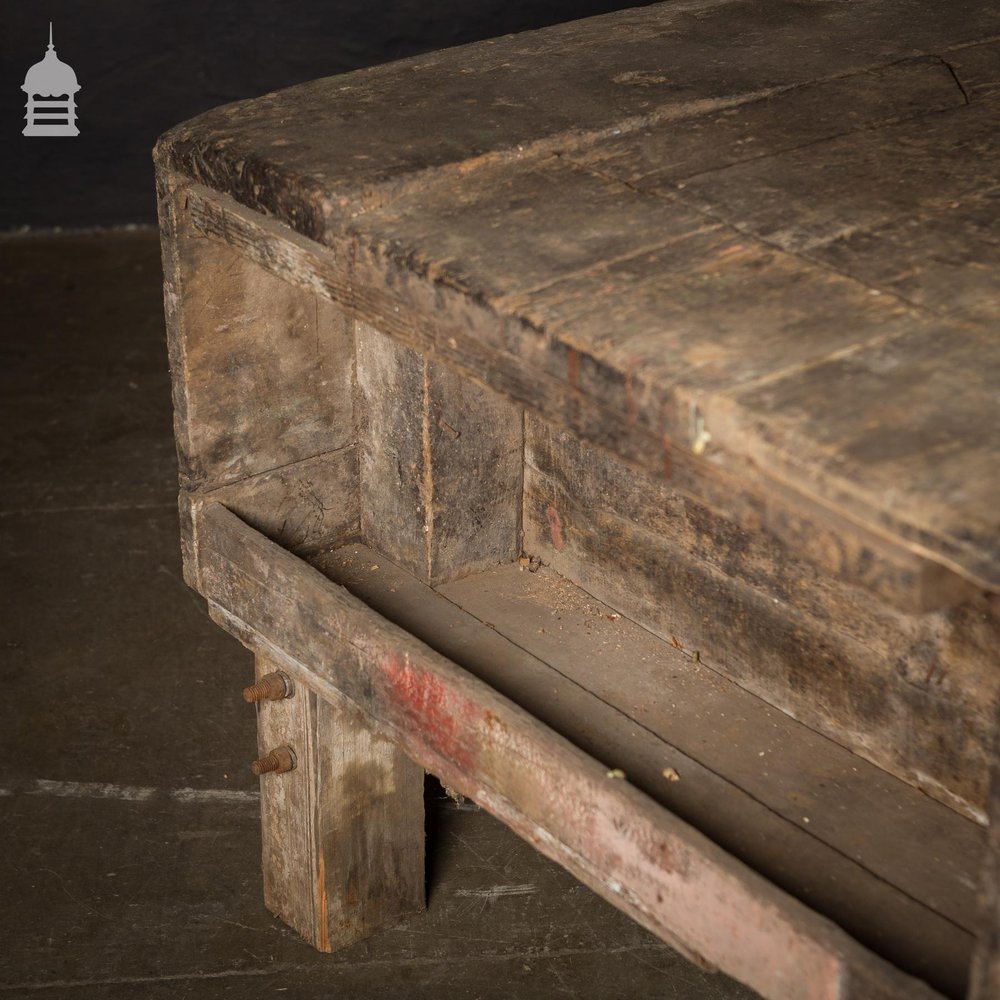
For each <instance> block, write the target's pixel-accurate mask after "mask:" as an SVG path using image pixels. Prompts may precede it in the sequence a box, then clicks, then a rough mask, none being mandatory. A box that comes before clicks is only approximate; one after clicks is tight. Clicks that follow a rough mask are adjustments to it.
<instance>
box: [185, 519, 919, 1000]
mask: <svg viewBox="0 0 1000 1000" xmlns="http://www.w3.org/2000/svg"><path fill="white" fill-rule="evenodd" d="M202 520H203V524H202V527H201V534H202V539H203V542H202V546H201V557H202V560H203V565H202V579H203V581H204V584H205V593H206V596H208V597H209V599H210V600H211V601H213V602H214V603H215V604H217V605H218V606H219V607H220V608H221V609H223V611H224V612H225V614H226V615H227V616H228V618H229V623H230V627H232V628H233V629H234V630H236V631H239V630H240V628H242V629H243V630H244V635H245V638H246V639H247V640H248V641H253V636H256V637H258V638H257V641H258V643H259V644H260V645H259V648H261V649H265V648H266V650H267V651H268V655H270V656H276V657H277V658H278V659H279V661H280V662H286V661H288V662H297V663H298V664H300V665H301V668H302V669H304V670H306V671H308V673H309V676H310V678H311V680H310V684H311V686H312V687H314V688H315V690H316V691H317V692H318V693H319V694H320V695H322V696H324V697H326V696H327V694H328V693H330V694H334V695H342V696H343V697H345V698H347V699H348V700H350V701H352V702H354V703H355V704H357V705H358V706H359V707H361V708H362V709H363V710H364V711H365V712H366V713H368V714H369V715H371V716H372V717H374V718H375V719H377V720H378V723H379V725H380V726H381V727H384V729H385V731H386V732H387V733H388V734H389V735H390V736H391V737H392V738H393V739H395V740H396V741H397V742H398V744H399V745H400V746H401V747H402V748H403V749H404V750H405V751H406V752H407V753H408V754H409V755H410V756H411V757H412V758H413V759H414V760H415V761H417V762H419V763H420V764H422V765H423V766H424V767H426V768H427V769H429V770H431V771H433V772H434V773H435V774H437V775H438V776H439V777H440V778H441V779H442V780H443V781H445V783H446V784H447V785H448V786H449V787H453V788H455V789H457V790H458V791H460V792H462V793H463V794H466V795H469V796H470V797H472V798H474V799H475V800H476V801H477V802H479V803H480V804H482V805H484V806H485V807H486V808H488V809H489V810H490V811H491V812H493V814H494V815H496V816H498V817H499V818H501V819H502V820H503V821H504V822H506V823H507V824H508V825H510V826H512V827H513V828H514V829H515V830H517V831H518V832H519V833H521V835H522V836H525V837H527V838H528V839H529V840H530V841H531V842H532V843H534V844H535V845H536V846H537V847H538V848H539V849H540V850H541V851H542V852H543V853H545V854H547V855H548V856H550V857H553V858H555V859H556V860H558V861H560V862H561V863H562V864H563V865H565V866H566V867H567V868H568V869H569V870H570V871H571V872H573V873H574V874H576V875H577V876H578V877H580V878H581V879H582V880H583V881H585V882H586V883H587V884H588V885H590V886H592V887H593V888H594V889H595V890H596V891H597V892H599V893H600V894H601V895H603V896H605V898H608V899H609V900H610V901H612V902H613V903H615V905H617V906H619V907H620V908H622V909H624V910H625V911H626V912H627V913H629V914H630V915H632V916H633V917H635V918H636V919H637V920H639V921H640V922H641V923H643V924H644V925H645V926H647V927H649V928H650V929H651V930H653V931H654V932H655V933H657V934H659V935H660V936H661V937H663V938H664V939H665V940H667V941H669V942H670V943H672V944H675V945H676V946H679V947H681V948H682V949H684V950H685V951H686V952H687V953H688V954H692V955H695V956H700V957H701V960H703V961H707V962H709V963H711V964H715V965H718V966H719V967H720V968H722V969H724V970H725V971H727V972H729V973H731V974H732V975H734V976H736V977H737V978H740V979H741V980H742V981H744V982H746V983H747V984H748V985H750V986H752V987H753V988H754V989H757V990H758V991H759V992H761V993H762V994H763V995H764V996H767V997H773V998H781V1000H795V998H799V997H802V998H810V1000H812V998H816V1000H819V998H824V1000H835V998H836V1000H845V998H861V997H865V998H869V997H886V998H888V997H894V996H907V997H913V998H916V997H928V998H929V997H931V996H934V995H935V994H934V993H933V991H930V990H929V989H928V988H927V987H926V986H924V985H922V984H920V983H919V982H918V981H916V980H914V979H912V978H910V977H907V976H905V975H903V974H902V973H900V972H899V971H898V970H896V969H894V968H892V967H891V966H890V965H888V964H887V963H885V962H883V961H882V960H880V959H877V958H876V957H875V956H874V955H872V954H871V953H870V952H868V951H866V950H865V949H863V948H861V947H860V946H859V945H857V943H856V942H853V941H852V940H851V939H850V938H848V937H847V936H846V935H844V934H843V932H841V931H839V930H838V929H837V928H836V927H834V926H833V925H832V924H831V923H829V922H828V921H826V920H824V919H822V918H820V917H818V916H817V915H816V914H814V913H811V912H810V911H809V910H807V909H806V908H805V907H802V906H801V904H799V903H797V902H795V901H794V900H792V899H791V898H790V897H788V896H786V895H784V894H783V893H781V892H779V891H778V890H776V889H775V888H774V887H773V886H771V885H770V884H768V883H767V882H766V881H765V880H763V879H761V878H760V877H759V876H757V875H755V874H754V873H752V872H751V871H750V870H749V869H747V868H745V867H744V866H743V865H740V864H739V863H737V862H735V861H734V860H733V859H732V858H731V857H729V856H727V855H726V854H725V853H724V852H722V851H721V850H720V849H719V848H717V847H716V846H715V845H713V844H711V843H710V842H709V841H708V840H707V839H705V838H704V837H702V836H701V835H700V834H698V833H696V832H695V831H694V830H693V829H691V828H690V827H688V826H687V825H686V824H684V823H682V822H680V821H679V820H677V819H676V818H675V817H673V816H671V815H670V813H668V812H666V811H665V810H663V809H662V808H660V807H658V806H656V805H654V804H653V803H652V802H651V801H650V800H649V799H648V798H647V797H646V796H644V795H642V794H641V793H640V792H638V791H637V790H636V789H633V788H631V787H630V786H629V785H628V784H627V782H623V781H620V780H614V779H612V778H609V777H608V775H607V771H606V768H605V767H602V766H601V765H599V764H598V763H597V762H596V761H594V760H593V759H592V758H589V757H588V756H587V755H586V754H583V753H582V752H581V751H579V750H577V749H576V748H574V747H572V746H571V745H570V744H568V743H567V742H566V741H565V740H563V739H561V738H560V737H557V736H556V735H555V734H554V733H552V732H551V731H549V730H547V729H546V728H545V727H544V726H541V725H540V724H539V723H538V722H537V721H535V720H534V719H532V717H531V716H530V715H529V714H528V713H526V712H524V711H523V710H521V709H518V708H517V707H516V706H515V705H513V704H512V703H510V702H509V701H508V700H507V699H505V698H503V697H501V696H499V695H497V694H496V693H494V692H493V691H491V690H490V689H489V688H488V687H487V686H486V685H484V684H482V682H480V681H478V680H476V679H475V678H473V677H472V676H471V675H469V674H468V673H466V672H465V671H463V670H461V668H458V667H456V666H455V665H454V664H452V663H450V662H449V661H448V660H446V659H445V658H444V657H442V656H440V655H439V654H437V653H435V652H434V651H433V650H431V649H430V648H429V647H427V646H425V645H424V644H423V643H421V642H419V641H418V640H416V639H414V638H413V637H412V636H410V635H408V634H407V633H406V632H405V631H404V630H402V629H399V628H398V627H396V626H393V625H391V624H390V623H389V622H387V621H385V620H384V619H382V618H381V617H380V616H378V615H377V614H375V613H374V612H372V611H371V609H369V608H368V607H367V606H366V605H365V604H364V603H363V602H361V601H359V600H358V599H357V598H355V597H353V596H352V595H351V594H349V593H348V592H347V591H346V590H344V589H343V588H341V587H338V586H337V585H335V584H333V583H331V582H330V581H329V580H327V579H326V578H325V577H323V576H322V575H321V574H319V573H318V572H316V571H315V570H314V569H312V568H311V567H309V566H307V565H306V564H305V563H303V562H301V561H300V560H298V559H296V558H295V557H294V556H292V555H290V554H288V553H286V552H283V551H282V550H281V549H280V548H278V547H277V546H275V545H273V544H272V543H270V542H268V541H267V540H266V539H264V538H263V536H261V535H259V534H258V533H256V532H254V531H253V530H252V529H250V528H248V527H247V526H246V525H244V524H243V523H242V522H241V521H239V519H238V518H236V517H235V515H233V514H231V513H229V512H228V511H226V510H225V509H224V508H222V507H220V506H219V505H214V506H212V507H210V508H209V509H207V510H205V511H204V512H203V515H202ZM291 594H294V595H295V596H294V599H292V598H290V597H289V596H288V595H291ZM240 623H242V625H241V624H240Z"/></svg>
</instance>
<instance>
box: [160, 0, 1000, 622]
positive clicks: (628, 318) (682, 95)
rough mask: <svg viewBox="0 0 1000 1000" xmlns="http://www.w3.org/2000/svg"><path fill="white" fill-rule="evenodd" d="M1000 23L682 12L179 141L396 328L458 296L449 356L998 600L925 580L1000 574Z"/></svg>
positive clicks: (541, 404)
mask: <svg viewBox="0 0 1000 1000" xmlns="http://www.w3.org/2000/svg"><path fill="white" fill-rule="evenodd" d="M998 33H1000V12H998V11H997V9H996V7H995V5H991V4H986V3H982V2H971V0H967V2H960V3H954V4H948V5H941V4H936V3H931V2H929V0H925V2H914V0H893V2H889V3H874V2H868V0H865V2H860V3H856V4H851V5H849V6H847V7H838V6H831V5H829V4H822V3H792V2H779V0H776V2H772V3H768V4H766V5H762V4H757V3H752V2H750V0H699V2H690V3H688V2H681V3H670V4H662V5H659V6H656V7H652V8H648V9H643V10H641V11H629V12H624V13H620V14H616V15H609V16H608V17H605V18H598V19H594V20H591V21H583V22H578V23H574V24H570V25H562V26H558V27H556V28H552V29H547V30H545V31H542V32H536V33H530V34H527V35H524V36H515V37H512V38H506V39H499V40H496V41H493V42H490V43H485V44H482V45H478V46H470V47H464V48H459V49H454V50H449V51H446V52H442V53H435V54H432V55H428V56H422V57H418V58H415V59H412V60H407V61H405V62H402V63H398V64H393V65H391V66H385V67H377V68H375V69H372V70H365V71H361V72H359V73H354V74H350V75H348V76H346V77H341V78H333V79H330V80H319V81H315V82H313V83H310V84H305V85H303V86H301V87H298V88H293V89H292V90H289V91H286V92H282V93H279V94H275V95H269V96H267V97H265V98H261V99H259V100H257V101H252V102H243V103H241V104H236V105H230V106H228V107H225V108H221V109H217V110H216V111H213V112H210V113H209V114H207V115H204V116H202V117H201V118H199V119H196V120H195V121H193V122H190V123H187V124H185V125H183V126H179V127H178V128H177V129H175V130H173V131H172V132H171V133H168V135H167V136H165V137H164V138H163V139H162V140H161V142H160V144H159V146H158V150H157V154H156V156H157V161H158V164H159V169H160V173H161V178H162V179H163V183H164V184H165V185H166V186H167V187H172V188H173V189H176V190H180V189H181V188H183V187H184V185H186V184H188V183H190V182H191V181H196V182H199V183H201V184H203V185H205V186H206V187H207V188H209V189H212V190H214V191H216V192H218V193H220V194H224V195H227V196H231V197H232V198H233V199H234V200H235V201H236V202H238V203H240V204H242V205H243V206H246V207H247V208H249V209H251V210H254V211H256V212H259V213H261V214H262V215H266V216H271V217H273V218H274V219H275V220H276V221H277V222H280V223H282V224H284V225H287V226H289V227H290V228H291V229H292V230H294V231H295V232H297V233H299V234H301V235H303V236H305V237H307V238H308V239H309V240H313V241H316V243H318V244H322V245H324V246H326V247H329V248H330V249H331V250H333V251H334V256H335V258H336V261H335V263H334V264H333V265H331V266H332V267H333V269H334V270H336V269H337V268H341V269H342V270H343V272H344V273H343V274H342V276H341V277H340V278H338V279H337V280H338V282H340V283H341V285H342V286H343V287H342V292H343V294H341V295H340V296H339V298H338V301H341V302H342V303H343V304H344V306H345V308H346V309H347V310H348V311H353V312H354V314H355V315H359V316H361V318H364V319H366V320H367V321H369V322H372V323H374V324H375V325H376V326H377V327H378V328H379V329H381V330H383V332H386V333H388V334H390V335H392V336H397V335H402V336H403V339H405V333H404V331H406V330H408V329H409V330H412V329H413V328H414V327H417V326H418V325H419V319H417V318H416V314H417V313H419V312H421V311H424V312H426V313H428V314H430V313H432V312H434V309H435V307H436V311H437V313H438V316H439V318H440V320H441V323H442V327H441V330H440V332H439V334H438V335H437V342H436V344H435V347H436V348H437V349H439V351H440V353H441V354H442V356H443V357H445V358H447V359H448V360H449V363H451V362H455V363H456V364H457V365H458V366H459V367H461V364H462V362H463V360H464V361H465V362H466V366H467V369H468V368H472V367H478V369H479V373H478V374H477V377H478V378H479V379H481V380H482V381H483V382H485V384H488V385H492V386H493V387H494V388H497V389H499V390H500V391H502V392H503V393H504V394H506V395H508V396H509V397H510V398H513V399H515V400H517V401H518V402H521V403H524V404H525V405H529V406H531V407H532V408H535V409H536V410H537V412H540V413H543V414H544V415H546V416H547V417H549V418H550V419H554V420H556V421H558V422H562V423H563V424H564V425H565V426H567V427H569V428H570V429H572V430H573V431H574V432H576V433H578V434H580V435H581V436H583V437H585V438H587V439H588V440H591V441H594V442H596V443H598V444H601V445H602V446H605V447H609V448H610V449H611V450H613V451H615V452H616V453H617V454H619V455H620V456H622V457H623V458H625V459H626V460H628V461H631V462H634V463H636V464H639V465H641V466H643V467H644V468H646V469H647V470H649V471H651V472H654V473H655V474H657V475H660V476H665V477H668V478H669V477H670V476H671V475H672V474H673V472H674V470H675V469H677V468H678V467H680V466H683V465H684V464H685V463H694V464H695V465H697V464H703V465H704V464H707V463H712V462H714V463H717V464H719V465H723V466H727V467H731V468H733V469H735V470H737V472H738V473H740V474H743V472H742V470H748V471H746V473H745V475H746V478H747V481H748V483H749V484H750V487H751V488H752V489H753V490H755V491H757V492H759V493H761V494H767V493H768V492H769V491H774V492H780V491H788V492H790V493H791V494H792V495H797V496H799V497H801V498H802V500H803V502H804V503H806V504H807V505H808V510H809V511H810V512H811V513H810V514H809V516H808V517H807V518H806V521H807V522H808V521H809V520H810V519H811V520H812V522H814V523H822V520H823V517H829V518H832V519H834V520H833V523H834V524H837V525H843V524H848V525H850V524H856V525H858V526H859V529H860V530H861V531H862V532H867V533H868V534H869V535H871V536H873V537H877V538H880V539H882V540H883V542H884V543H885V545H886V547H887V548H888V549H889V550H890V551H894V552H895V553H897V555H896V556H895V557H894V561H895V563H896V564H898V563H900V562H901V559H900V558H899V557H898V552H900V551H901V552H905V553H908V554H909V555H910V557H911V558H912V559H913V560H914V561H915V563H916V564H917V569H916V570H915V571H914V572H913V573H911V574H910V575H909V579H908V581H900V582H899V584H898V586H883V587H882V589H881V590H880V591H879V592H880V593H882V594H883V596H887V597H889V598H890V599H892V600H894V601H895V602H896V603H898V604H899V605H900V606H901V607H905V608H911V609H912V608H916V609H918V610H919V609H922V608H923V607H926V606H928V605H929V604H933V603H934V602H939V603H957V602H958V601H959V600H961V599H964V596H965V593H966V591H965V590H964V589H963V588H962V586H960V585H959V583H958V582H956V584H955V586H954V587H952V588H950V589H949V588H948V587H943V586H940V585H938V586H937V587H936V589H935V596H934V599H933V600H931V599H930V598H929V597H928V596H927V594H926V593H925V592H924V591H923V590H920V588H917V589H918V590H920V593H919V594H918V595H917V596H916V597H914V594H913V590H914V587H913V584H912V581H913V579H914V578H915V577H920V576H922V575H923V574H924V572H925V570H924V569H923V568H922V567H923V566H925V565H926V564H930V565H931V566H936V567H941V568H942V572H945V573H947V572H950V573H952V574H954V575H955V579H956V581H957V580H958V578H959V577H961V578H964V579H966V580H968V581H971V582H972V583H974V584H975V585H977V586H980V587H985V588H987V589H994V590H995V589H997V588H998V587H1000V531H998V525H997V519H996V513H995V505H994V502H993V494H994V493H995V485H996V483H997V482H998V480H1000V423H998V421H1000V407H997V406H996V402H995V385H996V381H997V377H998V371H1000V368H998V365H1000V361H998V358H997V356H996V352H997V350H998V347H997V344H996V343H995V338H993V337H991V336H990V331H989V328H990V324H993V323H995V322H996V319H997V315H998V305H997V296H996V283H995V281H994V280H993V279H994V277H995V265H996V262H997V259H998V255H997V242H996V235H995V233H996V228H997V227H996V225H995V223H996V218H997V202H996V198H995V195H994V190H995V188H996V185H997V182H998V169H1000V168H998V164H1000V157H998V156H997V155H996V152H997V150H996V142H997V140H996V134H997V131H996V127H995V123H996V119H997V114H998V110H1000V104H998V100H1000V98H998V97H997V94H996V83H997V69H996V66H997V48H996V43H995V42H994V41H991V39H995V37H996V36H997V34H998ZM362 122H363V123H364V124H365V127H363V128H361V127H358V126H359V124H360V123H362ZM376 126H377V127H376ZM234 238H238V237H234ZM272 263H274V261H273V260H272ZM284 263H287V261H285V262H284ZM277 266H279V267H280V266H283V262H281V261H278V262H277ZM372 277H375V281H374V283H373V282H372V280H371V279H372ZM303 280H306V279H303ZM308 280H314V279H308ZM387 283H388V285H390V286H391V288H390V289H389V290H388V291H382V292H379V291H378V290H377V289H378V287H379V286H381V287H382V288H383V289H384V288H385V287H386V285H387ZM361 284H367V285H369V286H373V287H375V289H376V290H375V291H371V290H369V291H364V292H362V291H360V290H359V289H358V287H357V286H359V285H361ZM419 285H423V286H425V288H426V290H427V291H426V299H427V302H428V305H427V306H425V305H423V304H422V303H421V302H420V298H421V296H423V295H424V293H423V292H420V291H418V289H417V286H419ZM401 302H402V303H403V304H402V306H401V305H400V303H401ZM390 303H391V304H390ZM431 304H433V305H431ZM407 312H409V313H410V315H407ZM463 337H464V340H463V339H462V338H463ZM451 342H453V343H454V346H450V345H451ZM411 346H416V345H414V344H413V343H412V342H411ZM449 351H450V352H451V354H449ZM477 352H478V356H480V358H481V356H482V355H483V354H484V353H489V354H490V358H489V361H488V362H487V361H483V360H481V363H479V364H478V366H476V365H474V364H472V362H473V361H475V360H476V357H477ZM494 355H499V356H500V358H501V360H502V362H503V364H502V365H497V364H494V363H492V359H493V356H494ZM539 397H543V398H539ZM665 455H666V457H667V461H665ZM776 523H777V522H776ZM848 530H849V529H848ZM890 562H893V560H890ZM843 572H844V574H845V575H846V576H848V577H849V578H852V579H855V580H857V581H858V582H861V583H865V584H867V583H868V582H869V581H866V580H865V578H864V577H865V574H864V573H863V572H861V571H860V570H858V569H857V568H852V567H850V566H848V567H846V568H844V569H843ZM883 583H884V581H883Z"/></svg>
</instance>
